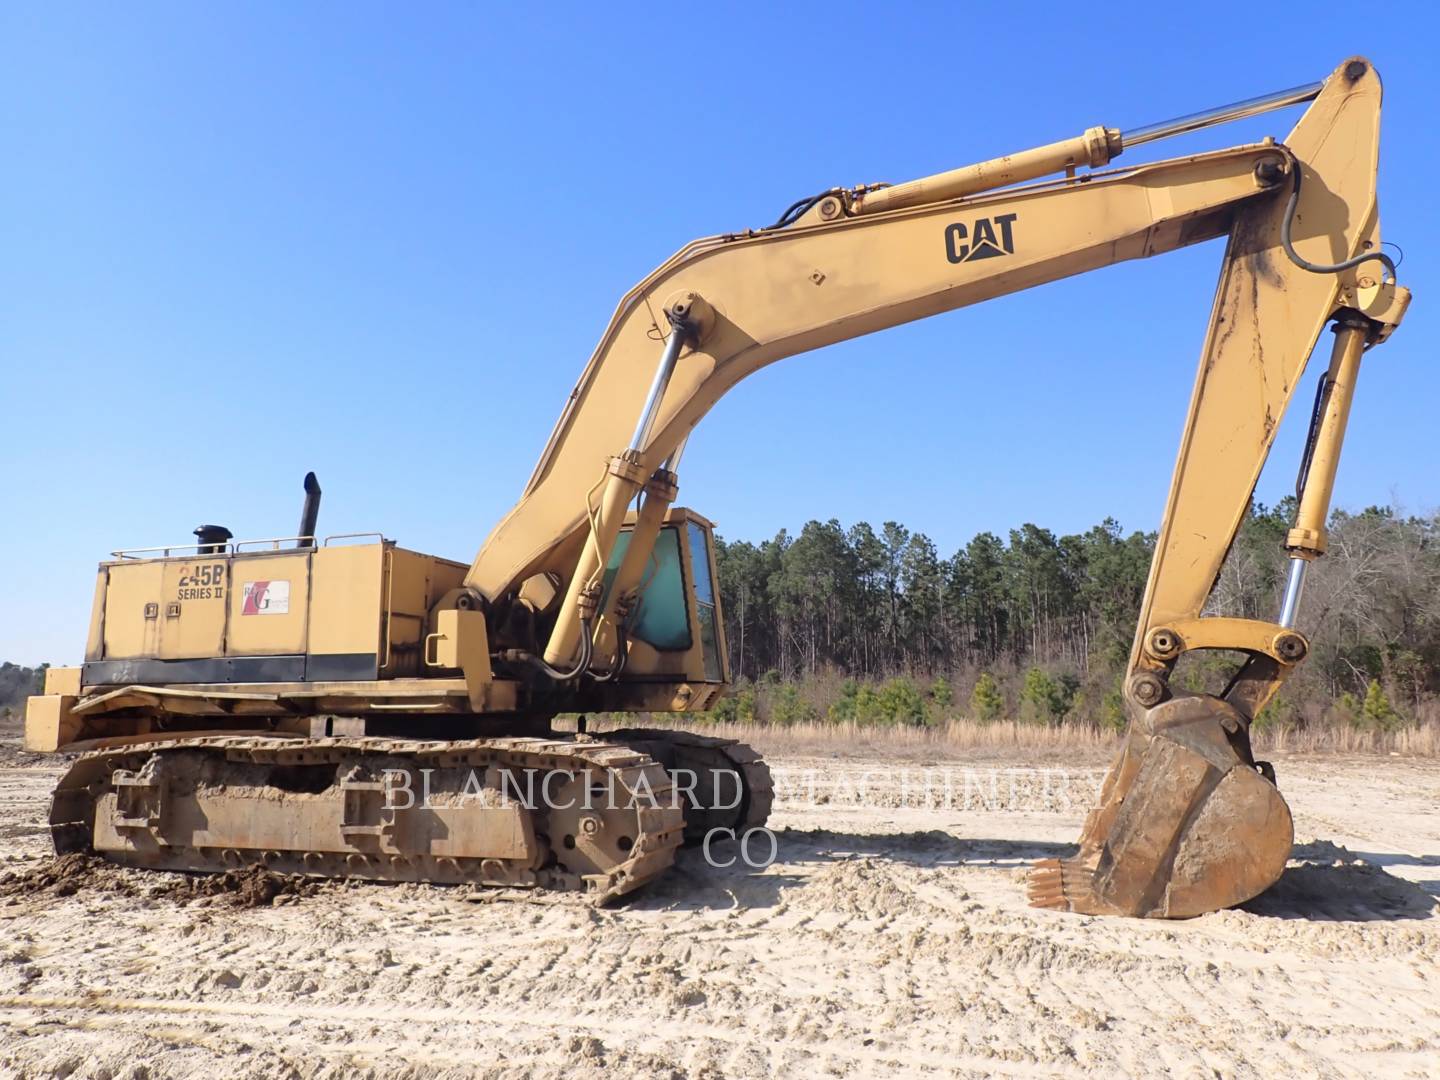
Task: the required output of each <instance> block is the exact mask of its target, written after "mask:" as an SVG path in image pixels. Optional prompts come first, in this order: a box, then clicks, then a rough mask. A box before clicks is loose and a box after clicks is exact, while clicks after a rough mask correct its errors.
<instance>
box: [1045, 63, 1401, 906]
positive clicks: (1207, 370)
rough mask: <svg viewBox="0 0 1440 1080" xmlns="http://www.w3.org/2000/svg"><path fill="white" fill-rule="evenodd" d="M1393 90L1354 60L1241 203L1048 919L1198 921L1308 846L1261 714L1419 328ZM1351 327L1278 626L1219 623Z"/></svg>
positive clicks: (1334, 376) (1306, 485) (1314, 456)
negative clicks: (1344, 450)
mask: <svg viewBox="0 0 1440 1080" xmlns="http://www.w3.org/2000/svg"><path fill="white" fill-rule="evenodd" d="M1379 123H1380V80H1379V77H1378V76H1377V75H1376V73H1375V71H1374V69H1373V68H1371V67H1370V65H1369V64H1368V63H1366V62H1365V61H1362V60H1351V61H1347V62H1346V63H1345V64H1342V65H1341V66H1340V68H1339V69H1337V71H1336V72H1335V74H1334V75H1332V76H1331V78H1330V79H1329V80H1328V81H1327V83H1326V84H1325V87H1324V89H1323V90H1322V91H1321V93H1320V95H1319V96H1318V98H1317V99H1316V100H1315V102H1314V104H1313V105H1311V107H1310V108H1309V109H1308V110H1307V111H1306V113H1305V115H1304V116H1303V117H1302V118H1301V120H1300V121H1299V123H1298V124H1297V125H1296V127H1295V129H1294V130H1293V131H1292V132H1291V133H1290V135H1289V137H1288V138H1287V139H1286V141H1285V145H1286V146H1287V148H1288V149H1289V150H1290V151H1291V152H1292V153H1293V154H1294V155H1295V158H1296V160H1297V162H1298V163H1299V167H1298V171H1297V173H1296V174H1294V175H1292V176H1291V178H1290V184H1289V186H1290V196H1289V197H1288V198H1287V199H1286V200H1283V201H1255V202H1250V203H1247V204H1246V205H1245V206H1243V207H1240V208H1239V209H1238V210H1237V212H1236V214H1235V217H1234V219H1233V224H1232V225H1231V229H1230V237H1229V241H1228V246H1227V249H1226V254H1225V261H1224V265H1223V267H1222V270H1221V274H1220V283H1219V287H1218V289H1217V291H1216V296H1215V305H1214V308H1213V311H1212V314H1211V319H1210V328H1209V332H1208V334H1207V336H1206V340H1205V346H1204V349H1203V351H1202V353H1201V357H1200V365H1199V370H1198V372H1197V374H1196V379H1195V389H1194V393H1193V395H1192V397H1191V401H1190V408H1189V412H1188V414H1187V416H1186V420H1185V427H1184V431H1183V434H1182V437H1181V442H1180V451H1179V455H1178V457H1177V460H1176V463H1175V473H1174V478H1173V480H1172V483H1171V488H1170V495H1169V501H1168V502H1167V505H1166V509H1165V516H1164V518H1163V523H1162V525H1161V528H1160V532H1159V536H1158V541H1157V545H1156V550H1155V556H1154V560H1153V562H1152V564H1151V568H1150V577H1149V581H1148V584H1147V588H1146V592H1145V597H1144V600H1143V602H1142V607H1141V613H1140V619H1139V624H1138V626H1137V628H1136V634H1135V642H1134V645H1133V648H1132V652H1131V657H1130V674H1129V677H1128V679H1127V682H1126V686H1125V699H1126V709H1127V712H1128V713H1129V716H1130V728H1129V732H1128V734H1127V737H1126V744H1125V748H1124V750H1123V751H1122V753H1121V756H1120V758H1119V760H1118V761H1117V762H1116V763H1115V765H1114V766H1113V767H1112V769H1111V771H1110V775H1109V776H1108V778H1107V780H1106V783H1105V786H1104V789H1103V791H1102V795H1101V805H1100V806H1099V808H1097V809H1096V810H1095V811H1094V812H1093V813H1092V814H1091V815H1090V817H1089V819H1088V820H1087V822H1086V825H1085V829H1084V831H1083V833H1082V835H1081V839H1080V851H1079V853H1078V854H1077V856H1076V857H1075V858H1073V859H1068V860H1047V861H1046V862H1044V863H1041V864H1039V865H1038V866H1037V867H1036V869H1035V870H1034V871H1033V872H1032V874H1031V879H1030V895H1031V900H1032V902H1033V903H1035V904H1037V905H1038V906H1042V907H1055V908H1060V909H1066V910H1072V911H1079V912H1085V913H1090V914H1127V915H1158V916H1167V917H1185V916H1190V915H1196V914H1200V913H1202V912H1206V911H1214V910H1216V909H1218V908H1222V907H1228V906H1231V905H1234V904H1237V903H1240V902H1242V901H1244V900H1247V899H1249V898H1250V897H1252V896H1255V895H1257V894H1258V893H1260V892H1261V891H1263V890H1264V889H1266V888H1268V887H1269V886H1270V885H1271V884H1273V883H1274V881H1275V880H1276V879H1277V878H1278V877H1279V876H1280V874H1281V873H1282V872H1283V870H1284V867H1285V863H1286V861H1287V859H1288V857H1289V854H1290V849H1291V846H1292V843H1293V822H1292V820H1291V816H1290V811H1289V808H1288V807H1287V806H1286V804H1285V802H1284V800H1283V799H1282V798H1281V797H1280V795H1279V792H1278V789H1277V788H1276V786H1275V782H1274V781H1275V777H1274V771H1273V769H1272V768H1271V767H1270V766H1268V764H1266V763H1264V762H1256V761H1255V759H1254V756H1253V754H1252V752H1251V748H1250V740H1249V728H1250V724H1251V722H1252V720H1253V719H1254V717H1255V715H1256V714H1257V713H1258V712H1259V710H1260V709H1261V708H1263V707H1264V705H1265V704H1266V702H1268V701H1269V700H1270V698H1271V697H1272V696H1273V695H1274V694H1275V692H1276V691H1277V690H1278V689H1279V688H1280V686H1281V684H1282V683H1283V682H1284V680H1285V678H1286V677H1287V676H1288V675H1289V674H1290V673H1291V672H1292V671H1293V670H1294V668H1295V666H1296V665H1297V664H1298V663H1299V662H1300V661H1301V660H1303V659H1304V657H1305V655H1306V653H1307V652H1308V649H1309V643H1308V641H1307V640H1306V639H1305V638H1304V636H1303V635H1301V634H1299V633H1298V632H1296V631H1295V630H1294V622H1295V615H1296V609H1297V606H1298V599H1299V583H1300V582H1303V578H1304V568H1305V566H1306V565H1307V564H1308V562H1309V561H1310V560H1311V559H1313V558H1316V557H1318V556H1319V555H1321V554H1322V553H1323V551H1324V521H1325V517H1326V516H1327V514H1328V511H1329V499H1330V493H1331V490H1332V486H1333V482H1334V476H1335V468H1336V466H1337V464H1338V461H1339V449H1340V443H1341V441H1342V440H1343V436H1344V425H1345V418H1346V416H1347V415H1348V410H1349V403H1350V400H1351V397H1352V395H1353V391H1354V383H1355V375H1356V373H1357V371H1358V365H1359V358H1360V355H1361V353H1362V352H1363V351H1364V349H1365V348H1367V347H1368V346H1369V345H1371V344H1374V343H1377V342H1379V341H1382V340H1384V339H1385V338H1386V337H1387V336H1388V335H1389V333H1390V331H1391V330H1392V329H1393V328H1394V326H1395V325H1396V324H1397V323H1398V322H1399V320H1400V318H1401V317H1402V316H1403V313H1404V310H1405V307H1406V305H1407V304H1408V299H1409V296H1408V293H1407V292H1406V291H1405V290H1404V289H1401V288H1399V287H1398V286H1396V285H1395V283H1394V281H1393V280H1390V281H1386V280H1384V278H1385V277H1386V275H1387V272H1388V274H1389V276H1390V277H1391V278H1392V279H1393V268H1392V267H1391V266H1390V264H1389V262H1388V260H1385V259H1383V258H1380V257H1379V250H1380V236H1379V222H1378V216H1377V212H1376V193H1375V177H1376V164H1377V159H1378V149H1379ZM1332 320H1333V321H1334V322H1335V324H1336V325H1335V331H1336V341H1335V348H1334V355H1333V358H1332V360H1331V365H1330V370H1329V372H1327V374H1326V377H1325V380H1324V382H1323V383H1322V395H1321V398H1320V405H1321V407H1320V408H1318V409H1317V410H1316V414H1315V420H1314V422H1313V425H1312V430H1311V433H1310V438H1309V440H1308V445H1309V447H1310V450H1309V451H1308V455H1309V456H1308V458H1307V460H1306V462H1305V463H1304V465H1303V467H1302V472H1301V476H1302V479H1301V491H1300V509H1299V520H1297V523H1296V528H1295V529H1293V530H1292V531H1291V533H1290V536H1289V538H1288V540H1287V547H1289V549H1290V553H1291V558H1292V560H1294V561H1293V562H1292V574H1291V579H1290V585H1289V587H1288V588H1287V593H1286V597H1285V600H1284V601H1283V602H1282V611H1281V614H1280V616H1279V618H1278V621H1277V622H1275V623H1265V622H1261V621H1256V620H1244V619H1232V618H1221V617H1210V618H1206V617H1203V609H1204V606H1205V604H1206V602H1207V600H1208V598H1209V596H1210V593H1211V591H1212V589H1213V588H1214V584H1215V581H1216V579H1217V577H1218V575H1219V572H1220V567H1221V563H1222V562H1223V560H1224V558H1225V554H1226V552H1227V551H1228V550H1229V548H1230V545H1231V543H1232V542H1233V540H1234V538H1235V535H1236V533H1237V532H1238V530H1239V528H1240V525H1241V522H1242V520H1243V518H1244V515H1245V514H1246V513H1247V508H1248V506H1249V503H1250V499H1251V497H1252V495H1253V493H1254V489H1255V484H1256V481H1257V479H1258V478H1259V475H1260V470H1261V468H1262V467H1263V465H1264V464H1265V460H1266V457H1267V456H1268V454H1269V451H1270V447H1271V445H1272V443H1273V442H1274V439H1275V433H1276V430H1277V428H1278V426H1279V424H1280V421H1281V419H1282V418H1283V416H1284V415H1285V411H1286V408H1287V406H1288V405H1289V403H1290V401H1291V399H1292V398H1293V397H1294V394H1295V391H1296V388H1297V386H1298V384H1299V382H1300V380H1301V377H1302V376H1303V374H1304V372H1305V367H1306V364H1307V361H1308V360H1309V357H1310V354H1311V352H1312V351H1313V350H1314V348H1315V345H1316V343H1317V340H1318V338H1319V336H1320V332H1321V330H1322V329H1323V328H1324V327H1325V325H1326V324H1327V323H1329V322H1331V321H1332ZM1199 649H1224V650H1234V651H1238V652H1240V653H1242V654H1244V655H1246V656H1247V657H1248V659H1247V660H1246V661H1245V662H1244V664H1243V666H1242V667H1241V668H1240V669H1239V670H1238V672H1237V673H1236V675H1235V676H1234V678H1233V679H1232V680H1231V683H1230V685H1229V686H1228V687H1227V688H1226V690H1225V691H1224V692H1223V693H1222V694H1221V695H1219V696H1211V695H1205V694H1191V693H1186V692H1184V691H1181V690H1178V689H1176V688H1173V687H1171V685H1170V683H1169V678H1170V675H1171V673H1172V672H1173V670H1174V668H1175V665H1176V663H1177V662H1178V660H1179V659H1180V657H1181V656H1182V655H1183V654H1184V653H1185V652H1188V651H1195V650H1199Z"/></svg>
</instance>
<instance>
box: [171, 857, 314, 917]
mask: <svg viewBox="0 0 1440 1080" xmlns="http://www.w3.org/2000/svg"><path fill="white" fill-rule="evenodd" d="M324 887H325V883H324V882H323V881H318V880H316V879H315V878H307V877H302V876H301V875H299V874H277V873H275V872H273V871H271V870H266V869H265V868H264V867H263V866H247V867H244V868H243V869H239V870H227V871H225V873H223V874H195V875H188V874H187V875H183V876H180V877H177V878H176V879H175V880H174V881H173V882H170V883H169V884H167V886H166V887H165V888H164V889H163V890H162V891H161V893H160V895H161V896H164V897H167V898H169V899H173V900H197V899H210V900H213V901H215V902H218V903H223V904H225V905H226V906H227V907H236V908H253V907H271V906H272V905H274V904H275V903H276V902H277V901H280V900H282V899H288V898H299V897H302V896H314V895H315V894H316V893H318V892H320V891H321V890H322V889H323V888H324Z"/></svg>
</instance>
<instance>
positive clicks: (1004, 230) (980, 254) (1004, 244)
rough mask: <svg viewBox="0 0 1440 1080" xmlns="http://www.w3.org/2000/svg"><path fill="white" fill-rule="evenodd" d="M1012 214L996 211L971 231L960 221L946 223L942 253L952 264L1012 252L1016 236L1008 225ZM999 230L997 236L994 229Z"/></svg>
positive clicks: (1011, 220)
mask: <svg viewBox="0 0 1440 1080" xmlns="http://www.w3.org/2000/svg"><path fill="white" fill-rule="evenodd" d="M1015 218H1016V215H1015V214H999V215H997V216H995V217H993V218H983V217H982V218H980V220H978V221H976V222H975V228H974V229H973V230H971V229H967V228H966V227H965V226H964V225H963V224H961V223H960V222H958V221H957V222H955V224H953V225H947V226H945V254H946V256H947V257H948V258H949V259H950V261H951V262H952V263H963V262H974V261H975V260H976V259H993V258H995V257H996V256H997V255H1014V254H1015V236H1014V233H1013V232H1012V231H1011V229H1010V225H1011V223H1012V222H1014V220H1015ZM996 229H999V230H1000V236H999V238H998V239H997V238H996V236H995V230H996Z"/></svg>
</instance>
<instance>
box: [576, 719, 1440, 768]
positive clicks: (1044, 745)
mask: <svg viewBox="0 0 1440 1080" xmlns="http://www.w3.org/2000/svg"><path fill="white" fill-rule="evenodd" d="M697 721H698V722H697ZM633 723H634V722H633V721H630V722H625V721H623V720H607V721H602V722H597V723H596V724H595V725H594V726H593V728H592V730H594V731H597V732H598V731H602V730H605V729H610V728H617V727H628V726H632V725H633ZM644 724H645V726H647V727H676V728H686V729H689V730H694V731H700V732H703V733H704V734H707V735H716V736H719V737H722V738H728V739H738V740H740V741H741V742H746V743H750V744H751V745H753V746H755V747H757V748H758V749H760V750H762V751H765V752H774V753H790V754H803V753H825V754H843V755H852V754H853V755H863V754H865V753H867V752H869V751H870V750H880V751H884V752H885V753H886V754H891V755H896V754H898V755H902V756H917V755H920V756H952V755H958V754H965V755H967V756H981V757H989V756H994V755H999V754H1008V753H1014V752H1016V751H1020V752H1023V753H1025V754H1026V755H1027V756H1034V757H1038V758H1044V759H1051V758H1056V757H1067V758H1068V757H1074V758H1076V759H1079V760H1084V761H1090V760H1092V759H1099V758H1106V757H1108V756H1109V755H1111V754H1113V753H1114V752H1115V751H1116V750H1118V749H1119V746H1120V736H1119V735H1116V734H1115V733H1113V732H1110V731H1103V730H1101V729H1099V728H1097V727H1093V726H1089V725H1079V724H1075V725H1072V724H1062V725H1059V726H1057V727H1046V726H1043V725H1037V724H1021V723H1017V722H1015V721H1013V720H1002V721H997V722H995V723H991V724H982V723H977V722H976V721H973V720H952V721H951V722H950V723H948V724H945V725H943V726H941V725H936V726H933V727H878V726H875V725H869V724H853V723H824V722H809V723H800V724H789V725H784V726H781V725H774V724H728V723H708V722H706V721H704V720H699V719H698V718H697V717H689V716H670V717H662V716H652V717H650V718H648V719H646V720H645V721H644ZM1254 745H1255V750H1256V753H1259V754H1276V753H1282V754H1283V753H1300V754H1317V753H1318V754H1324V753H1336V754H1381V755H1389V754H1399V755H1401V756H1404V757H1440V723H1437V722H1435V721H1429V722H1427V723H1424V724H1420V725H1417V726H1414V727H1409V728H1405V729H1403V730H1401V731H1394V732H1378V731H1361V730H1358V729H1356V728H1349V727H1311V728H1302V729H1284V728H1278V729H1270V730H1262V731H1257V732H1255V733H1254Z"/></svg>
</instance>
